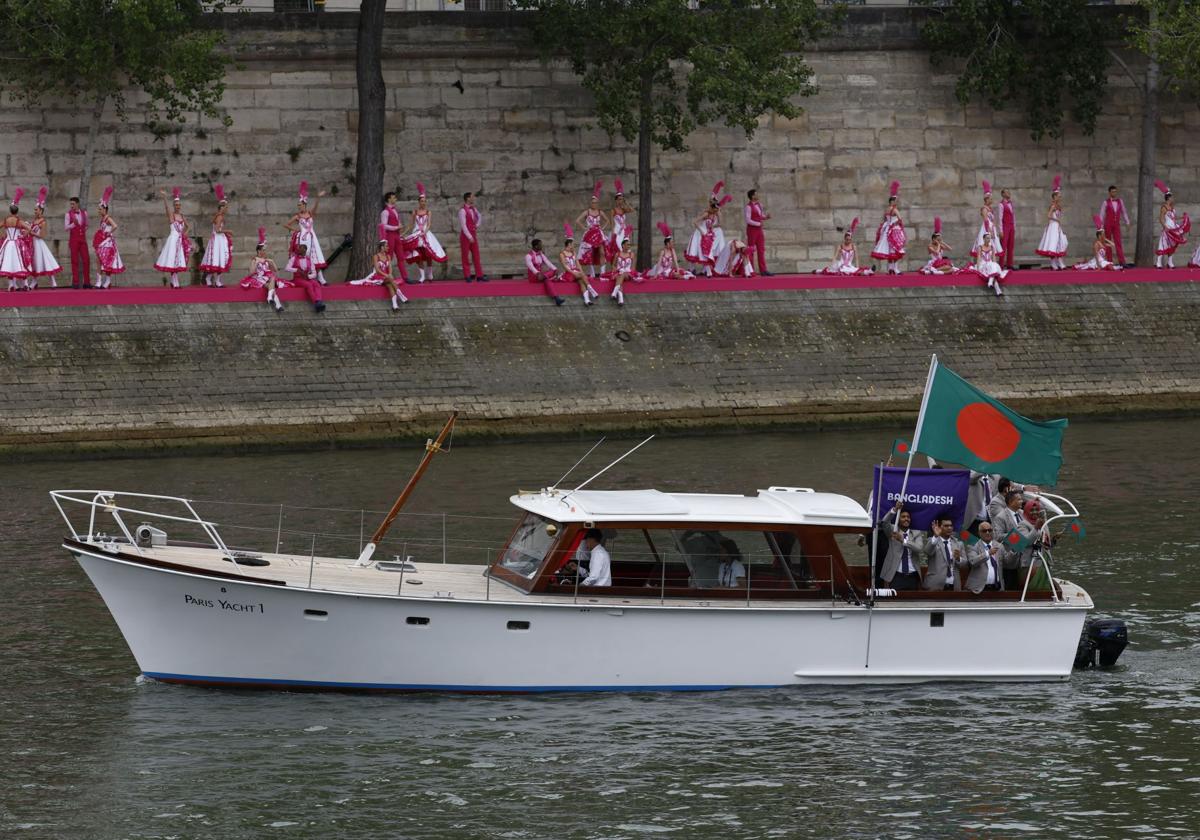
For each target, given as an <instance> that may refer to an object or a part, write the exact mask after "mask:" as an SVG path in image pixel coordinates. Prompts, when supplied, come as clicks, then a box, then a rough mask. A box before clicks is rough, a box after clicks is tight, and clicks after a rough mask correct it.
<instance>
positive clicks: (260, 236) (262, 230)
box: [258, 227, 267, 245]
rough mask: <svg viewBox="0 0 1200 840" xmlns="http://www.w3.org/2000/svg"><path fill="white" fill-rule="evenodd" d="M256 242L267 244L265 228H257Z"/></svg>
mask: <svg viewBox="0 0 1200 840" xmlns="http://www.w3.org/2000/svg"><path fill="white" fill-rule="evenodd" d="M258 244H259V245H266V244H267V229H266V228H265V227H260V228H259V229H258Z"/></svg>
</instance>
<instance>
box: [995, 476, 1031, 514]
mask: <svg viewBox="0 0 1200 840" xmlns="http://www.w3.org/2000/svg"><path fill="white" fill-rule="evenodd" d="M1008 489H1009V490H1016V491H1017V492H1018V493H1020V492H1021V491H1022V490H1024V489H1025V485H1024V484H1017V483H1016V482H1015V481H1014V482H1013V483H1012V484H1010V485H1009V487H1008ZM1007 508H1008V505H1006V504H1004V497H1003V496H1001V495H1000V494H999V493H997V494H996V495H994V496H992V500H991V501H990V502H988V519H990V520H991V521H992V522H995V521H996V515H997V514H998V513H1000V511H1002V510H1005V509H1007Z"/></svg>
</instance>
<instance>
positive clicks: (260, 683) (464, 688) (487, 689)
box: [144, 671, 778, 694]
mask: <svg viewBox="0 0 1200 840" xmlns="http://www.w3.org/2000/svg"><path fill="white" fill-rule="evenodd" d="M144 675H145V676H147V677H149V678H150V679H152V680H161V681H162V682H173V683H186V684H189V685H210V686H228V687H245V688H281V689H288V688H291V689H310V690H318V691H320V690H323V691H456V692H467V693H473V694H474V693H478V694H540V693H543V692H551V691H564V692H565V691H576V692H592V691H724V690H726V689H731V688H777V687H778V686H776V685H773V684H768V685H437V684H425V683H358V682H325V681H323V680H281V679H258V678H256V677H211V676H200V675H196V674H163V673H158V672H155V671H146V672H144Z"/></svg>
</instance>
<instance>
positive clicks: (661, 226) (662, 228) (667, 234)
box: [658, 222, 671, 239]
mask: <svg viewBox="0 0 1200 840" xmlns="http://www.w3.org/2000/svg"><path fill="white" fill-rule="evenodd" d="M658 232H659V233H661V234H662V235H663V239H670V238H671V229H670V228H669V227H667V223H666V222H658Z"/></svg>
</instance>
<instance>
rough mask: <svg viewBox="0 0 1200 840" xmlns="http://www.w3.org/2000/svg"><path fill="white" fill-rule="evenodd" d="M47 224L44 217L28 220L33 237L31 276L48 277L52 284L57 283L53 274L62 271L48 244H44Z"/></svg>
mask: <svg viewBox="0 0 1200 840" xmlns="http://www.w3.org/2000/svg"><path fill="white" fill-rule="evenodd" d="M48 227H49V225H48V224H47V223H46V217H45V216H43V217H42V218H40V219H33V220H31V221H30V222H29V231H30V236H31V238H32V239H33V259H32V261H31V266H32V269H33V270H32V272H31V274H32V276H34V277H49V278H50V282H51V283H52V284H53V285H56V286H57V285H58V283H57V282H55V280H54V275H56V274H58V273H59V272H60V271H62V266H61V265H59V264H58V260H56V259H55V258H54V253H53V252H52V251H51V250H50V246H49V245H47V244H46V240H45V238H44V237H45V236H46V233H47V228H48Z"/></svg>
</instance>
